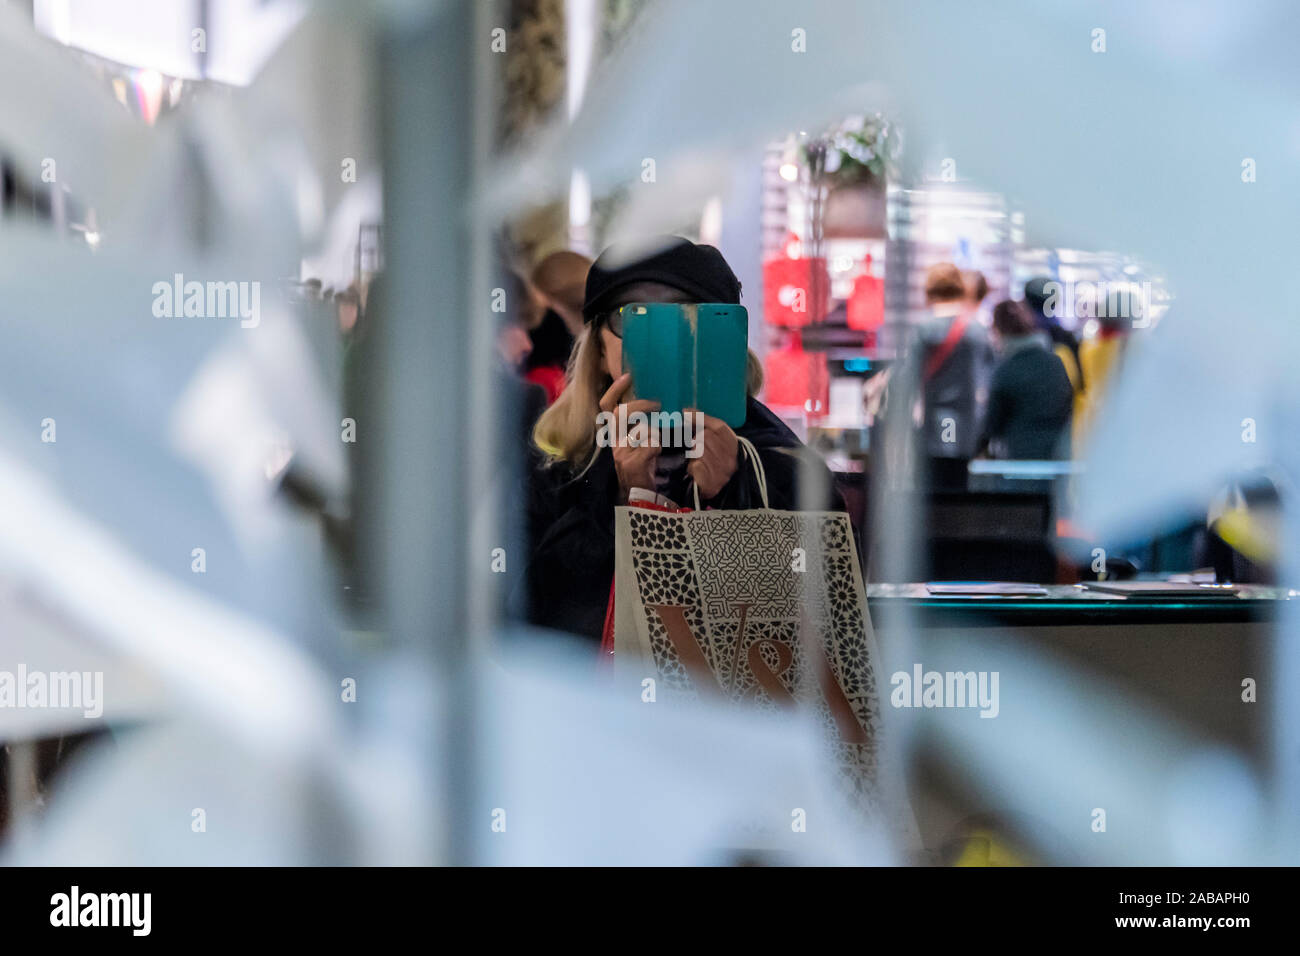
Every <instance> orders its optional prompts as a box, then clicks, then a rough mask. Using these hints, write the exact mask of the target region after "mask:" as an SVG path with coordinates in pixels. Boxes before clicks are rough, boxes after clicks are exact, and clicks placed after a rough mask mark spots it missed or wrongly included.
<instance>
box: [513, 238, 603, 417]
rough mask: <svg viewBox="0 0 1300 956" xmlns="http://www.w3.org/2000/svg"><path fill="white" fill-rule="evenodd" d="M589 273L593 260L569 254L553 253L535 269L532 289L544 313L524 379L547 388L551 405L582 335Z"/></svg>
mask: <svg viewBox="0 0 1300 956" xmlns="http://www.w3.org/2000/svg"><path fill="white" fill-rule="evenodd" d="M590 269H591V260H590V259H588V258H587V257H586V256H584V255H582V254H580V253H577V252H570V251H568V250H564V251H561V252H553V253H551V254H550V255H549V256H547V257H546V258H544V259H542V261H541V262H539V263H537V266H536V267H535V268H534V269H533V274H532V278H531V281H530V285H531V286H532V289H533V292H534V294H535V295H536V297H537V300H538V303H539V305H540V306H541V308H542V310H543V311H542V317H541V320H540V321H539V322H538V323H537V325H536V326H535V327H533V328H532V329H531V330H530V332H529V335H530V336H531V338H532V342H533V351H532V354H531V355H529V356H528V360H527V362H526V363H525V365H524V378H526V379H527V380H528V381H530V382H534V383H535V384H537V385H540V386H542V387H543V388H545V389H546V396H547V401H548V402H554V401H555V400H556V399H557V398H559V397H560V393H561V392H562V391H564V376H565V373H566V371H567V369H568V366H569V356H570V354H571V353H572V352H573V341H574V339H575V338H576V337H577V335H578V334H579V333H580V332H581V331H582V301H583V295H584V293H585V290H586V285H587V273H588V271H589V270H590Z"/></svg>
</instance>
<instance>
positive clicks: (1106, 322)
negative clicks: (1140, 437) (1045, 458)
mask: <svg viewBox="0 0 1300 956" xmlns="http://www.w3.org/2000/svg"><path fill="white" fill-rule="evenodd" d="M1145 307H1146V304H1145V303H1143V302H1142V301H1141V299H1140V298H1139V297H1138V296H1137V295H1135V294H1134V292H1133V290H1131V289H1130V288H1128V287H1124V286H1121V287H1118V288H1112V289H1111V290H1110V291H1109V292H1108V293H1107V296H1106V298H1105V299H1104V300H1103V301H1101V302H1098V303H1097V307H1096V313H1097V314H1096V319H1097V334H1096V336H1095V337H1093V338H1090V339H1085V340H1084V341H1083V342H1081V343H1079V368H1080V369H1081V370H1082V372H1083V377H1084V379H1085V380H1086V381H1087V382H1088V394H1087V397H1086V398H1087V400H1086V401H1084V402H1083V403H1081V404H1080V405H1079V406H1078V407H1077V408H1076V413H1075V422H1074V428H1075V439H1076V442H1082V441H1083V440H1084V439H1085V438H1086V436H1087V434H1088V432H1089V431H1091V429H1092V424H1093V422H1094V421H1095V419H1096V416H1097V412H1098V409H1099V408H1100V407H1101V404H1102V402H1103V401H1104V399H1105V396H1106V391H1107V390H1108V389H1109V388H1110V383H1111V381H1112V379H1113V378H1114V377H1115V374H1116V372H1117V371H1118V370H1119V367H1120V365H1121V364H1122V362H1123V358H1124V354H1125V352H1126V351H1127V349H1128V343H1129V338H1130V333H1131V332H1132V330H1133V320H1134V319H1140V318H1142V315H1143V314H1144V313H1143V312H1142V311H1141V310H1143V309H1144V308H1145Z"/></svg>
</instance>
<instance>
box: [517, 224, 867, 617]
mask: <svg viewBox="0 0 1300 956" xmlns="http://www.w3.org/2000/svg"><path fill="white" fill-rule="evenodd" d="M647 248H648V249H649V251H647ZM634 302H638V303H652V302H668V303H680V304H691V303H704V302H719V303H732V304H739V302H740V281H739V280H738V279H737V278H736V276H735V273H733V272H732V271H731V268H730V266H728V265H727V263H726V260H725V259H723V257H722V254H721V253H720V252H718V250H717V249H715V248H713V247H712V246H706V245H698V244H696V243H692V242H690V241H688V240H686V239H681V238H678V237H661V238H659V239H657V240H654V241H653V242H652V243H651V244H650V245H649V247H646V246H641V247H639V248H638V249H635V250H634V249H631V248H628V247H620V246H613V247H610V248H609V249H606V250H605V251H604V252H603V253H602V254H601V255H600V257H599V258H598V259H597V260H596V262H595V263H594V264H593V265H592V267H591V272H590V273H589V274H588V277H587V289H586V298H585V302H584V304H583V309H582V314H583V320H584V323H585V325H584V328H583V330H582V332H581V333H580V334H579V336H578V339H577V341H576V342H575V344H574V350H573V355H572V357H571V358H570V361H569V371H568V376H567V381H566V384H565V388H564V391H563V392H562V393H561V394H560V397H559V398H558V399H556V401H555V403H554V404H553V405H552V406H551V407H550V408H548V409H547V410H546V412H545V413H544V414H543V415H542V417H541V419H540V420H539V421H538V422H537V426H536V427H535V429H534V431H533V440H534V442H535V444H536V445H537V447H538V449H540V451H541V464H540V465H538V466H537V467H536V468H535V469H534V472H533V474H532V476H531V483H530V484H531V487H530V496H529V507H528V512H529V531H530V536H531V538H530V540H531V545H530V552H531V553H530V555H529V567H528V583H529V589H530V595H529V600H530V614H529V617H530V620H531V621H532V622H533V623H534V624H537V625H539V626H542V627H549V628H554V629H557V630H563V631H569V632H571V633H574V634H579V635H582V636H585V637H589V638H591V639H592V640H596V641H599V640H600V636H601V630H602V628H603V625H604V621H605V610H606V607H607V605H608V601H609V593H610V582H611V580H612V578H613V574H614V508H615V507H616V506H618V505H621V504H626V503H627V502H628V500H629V497H630V496H632V495H633V494H634V493H645V494H646V495H648V496H651V497H653V496H654V495H662V496H664V497H666V498H668V499H670V500H672V501H674V502H676V503H678V504H684V505H685V504H693V502H694V495H695V493H696V492H698V495H699V499H700V502H701V506H702V507H705V508H725V509H733V510H734V509H745V508H758V507H762V501H761V499H760V495H759V490H758V484H757V479H756V475H755V472H754V468H753V466H752V465H751V464H750V463H749V462H748V461H747V460H746V459H745V456H744V454H743V453H742V451H741V442H740V441H739V438H745V439H747V440H748V441H749V442H750V443H752V445H753V446H754V448H755V449H756V450H757V452H758V456H759V459H760V461H761V463H762V466H763V470H764V472H765V473H766V479H767V492H768V498H769V504H770V506H771V507H772V508H777V509H784V510H794V509H796V508H797V507H798V506H799V503H800V502H799V495H798V488H797V475H798V473H799V468H800V459H799V456H798V454H797V452H798V449H800V448H801V447H802V446H801V445H800V443H799V440H798V438H796V437H795V435H794V433H793V432H792V431H790V429H789V428H788V427H786V425H785V424H784V423H783V422H782V421H781V420H780V419H779V418H777V417H776V415H774V414H773V413H772V412H771V411H770V410H769V409H767V408H766V407H765V406H764V405H762V404H761V403H760V402H759V401H758V400H757V399H755V398H754V395H755V394H756V393H757V392H758V390H759V389H760V388H761V386H762V381H763V376H762V367H761V366H760V365H759V363H758V359H757V358H756V357H755V356H754V354H753V353H752V352H750V353H749V355H748V366H747V375H746V391H747V393H748V398H747V403H746V416H745V421H744V423H743V424H742V425H740V426H739V427H738V428H736V429H732V428H731V427H730V426H728V425H727V424H726V423H725V422H723V421H721V420H720V419H717V418H713V417H712V416H709V415H700V416H692V418H693V419H695V420H697V421H702V426H703V432H702V434H696V435H691V436H689V437H690V439H691V440H692V441H694V442H698V443H699V446H698V447H693V448H692V449H691V454H690V455H689V456H688V455H687V450H686V449H685V448H681V447H663V445H662V443H661V442H659V441H656V440H652V438H651V436H650V435H649V434H648V430H647V428H646V427H645V426H644V425H642V426H640V427H639V428H634V429H631V430H630V431H629V433H628V434H626V435H619V434H617V431H615V432H613V433H612V437H613V439H614V440H613V441H611V442H609V443H602V442H599V441H598V440H597V438H598V435H602V434H605V433H603V432H601V429H600V422H601V415H602V413H611V414H613V415H614V416H615V418H616V420H617V421H627V420H628V419H627V418H625V417H624V416H631V415H633V413H635V412H642V413H646V414H647V415H648V414H649V413H651V412H654V411H658V410H659V409H658V407H657V406H656V405H655V404H654V403H653V402H650V401H647V400H645V399H636V398H633V397H632V393H633V390H634V384H635V383H634V382H633V381H632V376H631V374H630V373H629V372H628V371H627V370H626V368H625V366H624V362H623V342H622V331H623V330H622V316H621V313H620V312H619V309H620V307H621V306H624V305H628V304H630V303H634ZM814 467H815V468H816V469H817V472H818V477H819V478H820V481H819V482H818V484H820V485H821V489H820V492H821V493H819V494H818V496H817V498H818V500H817V501H816V505H817V507H818V508H822V509H841V508H842V507H843V506H842V504H841V503H840V501H839V496H838V494H836V493H835V492H834V490H833V487H832V485H831V479H830V472H829V470H827V469H826V466H825V465H824V464H822V463H821V462H820V460H818V461H816V462H815V464H814ZM692 486H693V487H692Z"/></svg>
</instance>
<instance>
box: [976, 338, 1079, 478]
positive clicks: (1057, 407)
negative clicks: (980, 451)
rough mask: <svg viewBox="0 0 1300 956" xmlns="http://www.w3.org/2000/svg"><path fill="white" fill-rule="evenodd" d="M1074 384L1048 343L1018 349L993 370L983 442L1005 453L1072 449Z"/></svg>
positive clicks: (1053, 453)
mask: <svg viewBox="0 0 1300 956" xmlns="http://www.w3.org/2000/svg"><path fill="white" fill-rule="evenodd" d="M1073 411H1074V387H1073V386H1072V385H1071V384H1070V376H1069V375H1068V374H1066V371H1065V366H1064V365H1062V364H1061V359H1060V358H1059V357H1058V356H1057V355H1056V353H1054V352H1049V351H1048V350H1047V348H1046V347H1045V346H1044V345H1039V344H1032V345H1026V346H1024V347H1021V348H1019V349H1017V350H1016V351H1014V352H1012V353H1011V354H1010V355H1008V356H1007V357H1006V358H1005V359H1003V360H1002V364H1001V365H999V366H998V367H997V370H996V371H995V372H994V373H993V387H992V388H991V389H990V390H989V405H988V413H987V414H986V416H985V419H984V431H983V436H982V438H981V446H983V445H993V446H996V447H994V449H993V450H994V451H995V452H996V453H997V455H998V457H1000V458H1010V459H1030V460H1036V461H1046V460H1050V459H1054V458H1059V457H1069V454H1070V416H1071V415H1072V414H1073Z"/></svg>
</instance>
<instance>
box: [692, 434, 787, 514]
mask: <svg viewBox="0 0 1300 956" xmlns="http://www.w3.org/2000/svg"><path fill="white" fill-rule="evenodd" d="M736 441H737V442H739V443H740V447H741V449H742V450H743V451H744V452H745V457H746V458H747V459H749V463H750V464H751V465H753V466H754V478H755V479H756V480H757V481H758V497H759V498H760V499H761V500H762V502H763V507H764V508H768V507H770V505H768V503H767V471H766V470H765V469H764V468H763V459H761V458H759V457H758V449H757V448H755V447H754V443H753V442H752V441H750V440H749V439H748V438H746V437H745V436H744V435H737V436H736ZM691 494H692V495H694V496H695V510H696V511H700V510H701V508H700V486H699V485H697V484H696V483H695V482H691Z"/></svg>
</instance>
